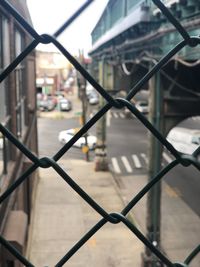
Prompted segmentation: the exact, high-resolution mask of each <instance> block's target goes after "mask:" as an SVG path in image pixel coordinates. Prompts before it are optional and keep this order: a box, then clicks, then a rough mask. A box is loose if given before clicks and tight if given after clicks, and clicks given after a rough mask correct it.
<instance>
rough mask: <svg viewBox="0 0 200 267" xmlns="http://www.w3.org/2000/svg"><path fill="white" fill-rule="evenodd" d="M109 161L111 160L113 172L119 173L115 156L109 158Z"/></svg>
mask: <svg viewBox="0 0 200 267" xmlns="http://www.w3.org/2000/svg"><path fill="white" fill-rule="evenodd" d="M111 161H112V165H113V169H114V172H115V173H121V170H120V167H119V164H118V161H117V159H116V158H111Z"/></svg>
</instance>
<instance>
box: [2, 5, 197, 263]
mask: <svg viewBox="0 0 200 267" xmlns="http://www.w3.org/2000/svg"><path fill="white" fill-rule="evenodd" d="M92 2H93V0H88V1H86V3H85V4H84V5H83V6H81V8H80V9H79V10H77V12H75V13H74V14H73V15H72V16H71V17H70V19H68V20H67V21H66V23H64V24H63V25H62V26H61V27H60V28H59V29H58V30H57V31H56V32H55V34H54V35H52V36H51V35H47V34H42V35H39V34H38V33H37V32H36V31H35V30H34V28H32V27H31V26H30V25H29V24H28V22H27V21H26V20H25V19H24V18H23V17H22V16H21V15H20V14H19V13H18V12H17V11H16V10H15V9H14V8H13V7H12V6H11V4H10V3H8V2H7V1H6V0H1V1H0V4H1V5H2V6H3V7H4V8H5V9H6V10H7V11H8V12H9V13H10V14H11V15H12V16H13V17H14V18H15V19H16V20H17V21H18V22H19V23H20V24H21V25H22V26H23V28H24V29H25V30H26V31H27V32H28V33H29V34H30V35H31V36H32V37H33V41H32V42H31V43H30V44H29V46H28V47H26V49H25V50H24V51H23V52H22V53H21V54H20V55H19V56H18V57H17V58H16V59H15V60H14V61H13V62H12V63H11V64H10V65H9V66H8V67H7V68H6V69H4V70H3V72H2V73H1V74H0V82H2V81H3V80H4V79H5V78H6V77H7V76H8V75H9V73H10V72H12V71H13V70H14V69H15V68H16V67H17V65H18V64H20V62H21V61H22V60H23V59H24V58H25V57H26V56H27V55H28V54H29V53H30V52H31V51H32V50H33V49H34V48H36V46H37V45H38V44H40V43H42V44H49V43H52V44H54V46H55V47H57V49H58V50H59V51H60V52H61V53H62V54H63V55H64V56H65V57H66V58H67V59H68V60H69V61H70V62H71V64H72V65H73V66H74V67H75V68H76V70H77V71H78V72H80V74H82V76H83V77H84V78H85V79H86V80H88V81H89V82H90V83H91V84H92V85H93V86H94V88H95V89H96V90H97V91H98V92H99V94H100V95H101V96H102V97H103V98H104V99H105V100H106V101H107V102H106V104H105V105H104V107H102V108H101V109H100V110H99V111H98V112H97V113H96V114H95V115H94V116H93V117H92V118H91V119H90V120H89V121H88V122H87V123H86V124H85V125H84V126H83V127H82V128H81V129H80V130H79V132H77V133H76V135H75V136H74V137H73V138H72V139H71V140H70V141H69V142H68V143H66V144H65V145H64V146H63V147H62V148H61V149H60V150H59V151H58V152H57V153H56V154H55V155H54V156H53V157H52V158H50V157H43V158H38V157H37V156H35V155H34V154H33V153H32V152H31V151H30V150H29V149H28V148H27V147H26V146H24V145H23V144H22V143H21V142H20V141H19V140H18V139H17V138H16V137H15V136H14V135H13V134H12V133H11V132H10V131H9V130H8V129H7V128H6V127H4V126H3V125H2V124H0V131H1V133H2V134H3V135H4V136H5V137H6V138H8V139H9V141H10V142H12V144H14V145H15V146H16V147H17V148H18V149H19V150H20V151H21V152H22V153H23V154H24V155H25V156H26V157H28V158H29V159H30V160H31V162H32V164H31V166H30V167H29V168H28V169H27V170H26V171H25V172H24V173H23V174H22V175H21V176H20V177H18V178H17V179H16V180H15V182H14V183H13V184H12V185H11V186H10V187H9V188H8V189H7V190H6V191H5V192H4V193H3V194H2V195H1V196H0V203H2V202H3V201H4V200H5V199H6V198H7V197H9V196H10V195H11V194H12V192H13V191H14V190H16V189H17V188H18V187H19V186H20V184H22V183H23V182H24V181H25V180H26V179H28V176H29V175H31V174H32V173H33V172H34V171H36V170H37V169H38V168H53V169H54V170H55V171H56V172H57V173H58V174H59V175H60V177H61V178H62V179H64V180H65V181H66V183H67V184H68V185H69V186H71V187H72V188H73V190H75V191H76V192H77V193H78V194H79V195H80V196H81V197H82V199H83V200H84V201H86V202H87V203H88V204H89V205H90V206H91V207H92V208H93V209H94V210H95V211H96V212H97V213H99V214H100V215H101V216H102V219H101V220H100V221H99V222H98V223H97V224H96V225H94V226H93V227H92V228H91V229H90V230H89V231H88V232H87V233H86V234H85V235H84V236H83V237H82V238H81V239H80V240H79V241H78V242H77V243H76V244H75V245H74V246H73V247H72V248H71V249H70V250H69V251H68V252H67V253H66V255H64V256H63V258H62V259H60V261H59V262H58V263H57V264H56V265H55V266H56V267H59V266H63V264H64V263H66V262H67V261H68V260H69V259H70V258H71V257H72V256H73V255H74V254H75V253H76V252H77V251H78V250H79V249H80V248H81V247H82V246H84V244H85V243H86V241H87V240H88V239H89V238H91V237H92V236H93V235H94V234H95V233H96V232H97V231H98V230H99V229H101V228H102V227H103V226H104V225H105V224H106V223H108V222H109V223H112V224H118V223H123V224H124V225H126V227H127V228H129V230H130V231H131V232H132V234H134V235H136V236H137V238H138V239H140V240H141V242H143V244H144V245H145V246H146V247H148V248H149V249H150V250H151V252H152V253H154V254H155V255H156V256H157V257H158V259H159V260H160V261H161V262H162V263H163V264H165V265H166V266H169V267H172V266H173V267H175V266H176V267H181V266H182V267H184V266H189V264H190V262H191V261H192V260H193V259H194V257H195V256H196V255H197V254H198V253H199V252H200V245H199V246H198V247H196V248H195V249H194V250H193V251H192V252H191V254H190V255H189V256H188V257H187V258H186V260H185V261H184V263H172V262H171V261H170V260H169V259H168V258H167V257H166V256H165V254H164V253H162V252H161V251H160V250H159V249H158V248H156V247H155V246H154V245H153V244H152V243H151V242H150V241H149V240H148V239H147V238H146V237H145V236H144V235H143V234H142V232H141V231H139V229H137V227H136V226H135V225H134V224H133V223H132V222H131V221H130V220H129V219H128V218H127V215H128V213H129V212H130V210H132V209H133V207H134V206H135V205H136V204H137V203H138V201H139V200H140V199H141V198H142V197H143V196H144V195H145V194H146V193H147V192H148V191H149V190H150V189H151V188H152V187H153V186H154V185H155V184H156V183H157V182H158V181H160V180H161V179H162V178H163V177H164V175H165V174H166V173H168V172H170V171H171V170H172V169H173V168H174V167H175V166H177V165H179V164H180V165H182V166H184V167H187V166H190V165H193V166H194V167H195V168H196V169H198V170H200V164H199V161H198V159H197V156H198V154H199V152H200V148H198V149H197V150H196V151H195V152H194V153H193V154H192V156H187V155H184V154H181V153H179V152H178V151H177V150H176V149H175V148H174V147H173V146H172V145H171V144H170V143H169V142H168V141H167V140H166V138H165V137H163V136H162V135H161V133H160V132H159V131H157V130H156V128H155V127H154V126H153V125H152V124H151V123H150V122H149V121H148V120H147V119H146V118H145V116H143V115H142V114H141V113H140V112H139V111H138V110H137V109H136V108H135V106H134V104H133V103H131V102H130V100H131V99H132V98H133V96H134V95H135V94H136V93H137V92H138V91H139V90H140V89H141V88H142V86H143V85H144V84H145V83H146V82H147V81H148V80H149V79H150V78H151V77H152V76H153V75H155V74H156V73H157V72H158V71H159V70H160V69H161V68H162V67H163V66H164V65H165V64H166V63H167V62H168V61H169V59H171V58H172V57H173V56H174V55H175V54H176V53H177V52H179V51H180V50H181V49H182V48H183V47H185V46H190V47H195V46H197V45H199V44H200V37H199V36H190V35H189V34H188V32H187V31H186V30H185V29H184V28H183V27H182V25H181V24H180V23H179V21H177V19H176V18H175V17H174V16H173V15H172V14H171V13H170V11H169V10H168V9H167V7H166V6H165V5H164V4H163V3H162V2H161V1H160V0H152V2H154V4H155V5H156V6H157V7H158V8H159V9H160V10H161V12H162V13H163V14H164V15H165V16H166V17H167V19H168V20H169V21H170V22H171V23H172V24H173V25H174V26H175V28H176V29H177V31H178V32H179V33H180V35H181V36H182V41H181V42H180V43H178V44H177V45H176V46H175V47H174V48H173V49H172V50H171V51H170V52H169V53H168V54H166V55H165V56H164V57H163V58H162V59H161V60H160V61H159V62H158V63H157V64H156V65H155V66H154V67H153V68H152V69H151V70H150V71H149V72H148V73H147V74H146V75H145V76H144V77H143V78H142V79H141V80H140V81H139V82H138V83H137V84H136V85H135V86H134V88H132V89H131V90H130V92H129V93H128V95H127V97H126V98H115V99H114V98H113V97H112V96H111V95H109V94H108V93H107V92H106V90H105V89H104V88H103V87H102V86H101V85H100V84H98V83H97V82H96V81H95V80H94V79H93V77H92V76H91V75H90V74H89V73H88V72H87V71H86V70H85V69H84V68H83V67H82V66H81V64H80V63H79V62H78V61H77V60H76V59H75V58H74V57H73V56H72V55H71V54H70V53H69V52H68V51H67V50H66V49H65V48H64V47H63V46H62V44H61V43H59V42H58V41H57V40H56V37H58V36H59V35H60V34H61V33H62V32H63V31H64V30H65V29H66V28H67V27H68V26H69V25H70V24H71V23H72V22H73V21H74V20H75V19H76V18H77V17H78V16H79V15H80V13H81V12H82V11H83V10H84V9H85V8H86V7H87V6H88V5H90V4H91V3H92ZM112 107H115V108H118V109H123V108H125V107H126V108H128V109H129V110H130V112H132V114H134V115H135V116H136V117H137V119H138V120H140V121H141V122H142V123H143V124H144V125H145V127H146V128H147V129H148V130H149V131H150V132H151V133H152V134H153V135H154V136H155V137H156V138H157V139H158V140H159V142H160V143H161V144H162V145H163V146H164V147H165V148H166V149H167V150H168V151H170V152H171V153H172V154H173V156H174V157H175V160H173V161H172V162H171V163H170V164H168V165H167V166H166V167H165V168H163V169H162V170H161V171H160V172H159V173H158V174H157V175H155V177H154V178H153V179H152V180H151V181H150V182H149V183H148V184H147V185H146V186H145V187H144V188H143V189H142V190H141V191H140V192H138V194H137V195H136V196H135V197H134V198H133V199H132V200H131V201H130V202H129V203H128V204H127V206H126V207H124V209H123V210H122V211H121V212H113V213H110V214H108V213H107V212H106V210H104V209H103V208H102V207H101V206H99V205H98V203H96V202H95V201H94V200H93V199H92V198H91V197H90V196H89V195H88V194H87V193H86V192H85V191H84V190H83V189H82V188H81V187H80V186H79V185H78V184H77V183H76V182H75V181H74V180H73V178H72V177H70V176H69V175H68V174H67V173H66V172H65V171H64V170H63V169H62V167H61V166H59V165H58V164H57V161H58V160H59V159H60V158H61V157H62V156H63V155H64V154H65V153H67V151H68V150H69V149H70V147H71V146H72V145H73V144H74V143H75V142H76V141H77V140H78V139H79V138H80V137H81V136H82V135H84V134H85V133H86V132H87V131H88V130H89V129H90V128H91V127H92V126H93V125H94V124H95V123H96V122H97V121H98V120H99V119H100V118H101V117H102V116H103V115H104V114H105V113H106V112H107V111H108V110H109V109H111V108H112ZM0 243H1V245H2V246H4V247H5V248H6V249H8V250H9V252H10V253H11V254H13V255H14V257H16V258H17V259H18V260H19V261H20V262H21V263H23V264H24V265H25V266H29V267H33V266H34V265H33V264H32V263H31V262H29V261H28V260H27V259H26V258H25V257H24V256H23V255H21V254H20V253H19V252H18V251H17V250H16V249H15V248H14V247H13V246H12V245H11V244H10V243H9V242H8V241H7V240H5V239H4V238H3V237H2V236H0Z"/></svg>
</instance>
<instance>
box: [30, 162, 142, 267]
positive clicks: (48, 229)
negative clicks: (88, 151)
mask: <svg viewBox="0 0 200 267" xmlns="http://www.w3.org/2000/svg"><path fill="white" fill-rule="evenodd" d="M59 164H60V166H62V168H63V169H64V170H65V171H66V172H67V173H68V174H69V175H70V176H71V177H72V178H73V179H74V180H75V181H76V183H78V184H79V185H80V186H81V188H82V189H83V190H85V192H87V193H88V194H89V195H90V196H91V197H92V198H93V199H94V200H95V201H96V202H97V203H99V205H100V206H102V207H103V208H104V209H105V210H106V211H107V212H120V211H121V210H122V208H123V203H122V200H121V197H120V195H119V192H118V190H117V188H116V185H115V183H114V180H113V177H112V175H111V173H110V172H95V171H94V163H93V162H89V163H88V162H85V161H83V160H61V161H59ZM32 219H33V220H32V224H31V225H32V230H31V237H30V240H29V252H28V255H27V256H28V258H29V259H30V261H31V262H32V263H33V264H34V265H35V266H36V267H43V266H48V267H53V266H55V264H56V263H57V262H58V261H59V259H61V258H62V257H63V256H64V255H65V254H66V253H67V251H68V250H69V249H70V248H71V247H72V246H73V245H74V244H75V243H76V242H77V241H78V240H80V239H81V237H82V236H83V235H84V234H85V233H86V232H87V231H89V230H90V229H91V228H92V227H93V226H94V225H95V224H96V223H97V222H98V221H99V220H100V219H101V216H100V215H98V214H97V212H96V211H94V210H93V208H91V207H90V206H89V205H88V204H87V203H86V202H85V201H84V200H83V199H82V198H81V197H79V195H78V194H77V193H76V192H75V191H73V190H72V189H71V188H70V186H69V185H67V184H66V182H65V181H63V180H62V178H61V177H59V175H58V174H57V173H55V171H53V170H51V169H41V170H40V179H39V184H38V190H37V194H36V199H35V207H34V210H33V218H32ZM142 250H143V244H142V243H141V242H140V241H139V240H137V238H136V237H135V236H134V235H133V234H132V233H131V232H130V231H129V230H128V229H127V228H126V227H125V226H124V225H123V224H122V223H120V224H110V223H107V224H106V225H104V226H103V228H101V229H100V230H99V231H98V232H97V233H96V234H95V235H94V236H93V237H92V238H91V239H90V240H89V241H88V242H87V243H86V244H85V245H84V246H83V247H82V248H81V249H80V250H79V251H78V252H77V253H76V254H75V255H74V256H73V257H72V258H71V259H70V260H69V261H68V262H67V263H66V264H65V265H64V266H70V267H94V266H95V267H102V266H105V267H114V266H118V267H130V266H136V267H137V266H140V260H141V255H140V253H141V251H142Z"/></svg>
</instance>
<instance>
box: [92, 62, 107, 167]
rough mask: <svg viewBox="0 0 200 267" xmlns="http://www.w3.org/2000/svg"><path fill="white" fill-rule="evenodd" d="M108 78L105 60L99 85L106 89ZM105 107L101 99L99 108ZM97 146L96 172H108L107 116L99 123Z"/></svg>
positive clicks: (100, 70)
mask: <svg viewBox="0 0 200 267" xmlns="http://www.w3.org/2000/svg"><path fill="white" fill-rule="evenodd" d="M106 76H107V64H106V62H105V60H104V59H102V61H100V62H99V83H100V84H101V85H102V86H103V87H104V88H105V87H106ZM104 105H105V99H104V98H103V97H100V102H99V107H100V108H101V107H103V106H104ZM96 133H97V146H96V149H95V171H108V159H107V149H106V114H105V115H104V116H103V117H102V118H101V119H100V120H99V121H98V122H97V128H96Z"/></svg>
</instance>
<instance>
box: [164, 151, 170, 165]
mask: <svg viewBox="0 0 200 267" xmlns="http://www.w3.org/2000/svg"><path fill="white" fill-rule="evenodd" d="M163 158H164V159H165V160H166V161H167V163H170V162H172V159H171V158H170V156H168V155H167V153H166V152H163Z"/></svg>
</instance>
